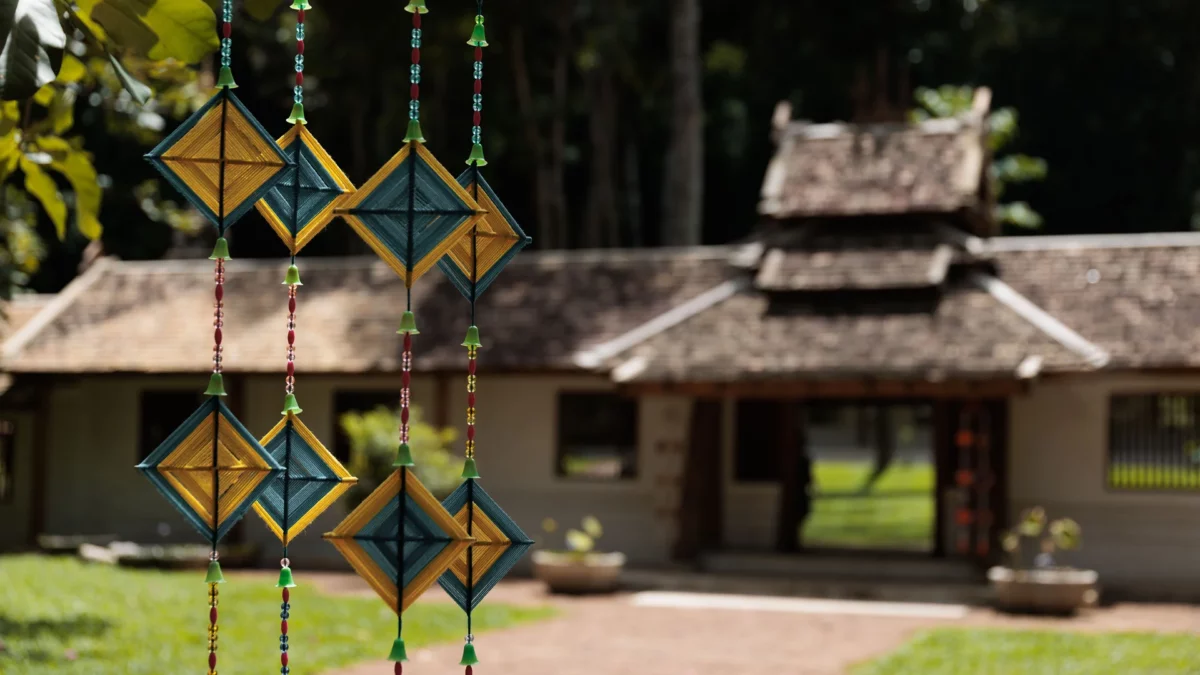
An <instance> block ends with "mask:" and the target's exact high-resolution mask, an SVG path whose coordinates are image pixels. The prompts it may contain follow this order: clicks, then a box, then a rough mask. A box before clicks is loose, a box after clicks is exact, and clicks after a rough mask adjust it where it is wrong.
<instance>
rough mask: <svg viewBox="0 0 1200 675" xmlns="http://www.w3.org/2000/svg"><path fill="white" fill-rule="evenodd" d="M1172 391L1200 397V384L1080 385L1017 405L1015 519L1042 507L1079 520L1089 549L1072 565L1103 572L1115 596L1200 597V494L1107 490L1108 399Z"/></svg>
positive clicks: (1037, 390)
mask: <svg viewBox="0 0 1200 675" xmlns="http://www.w3.org/2000/svg"><path fill="white" fill-rule="evenodd" d="M1171 391H1175V392H1178V391H1200V377H1196V376H1138V375H1129V376H1120V375H1093V376H1088V377H1083V376H1077V377H1071V378H1064V379H1052V380H1046V381H1042V382H1039V383H1037V384H1036V385H1035V386H1034V387H1033V389H1032V390H1031V391H1030V392H1029V393H1028V394H1025V395H1022V396H1017V397H1015V398H1014V399H1013V401H1012V409H1011V417H1010V431H1011V438H1010V450H1011V451H1010V459H1009V474H1010V475H1009V494H1010V503H1011V514H1010V515H1011V517H1012V518H1014V519H1015V518H1016V517H1017V516H1018V514H1019V513H1020V512H1021V511H1022V510H1023V509H1025V508H1028V507H1030V506H1035V505H1041V506H1044V507H1045V508H1046V509H1047V511H1048V515H1049V516H1050V517H1051V518H1054V517H1059V516H1067V517H1071V518H1074V519H1075V520H1077V521H1078V522H1079V524H1080V525H1081V526H1082V527H1083V537H1084V547H1083V549H1082V550H1080V551H1078V552H1074V553H1071V554H1066V555H1064V557H1063V561H1064V562H1069V563H1072V564H1076V565H1081V566H1088V567H1092V568H1094V569H1096V570H1097V571H1099V573H1100V579H1101V582H1102V583H1103V584H1104V585H1106V586H1107V587H1109V588H1112V589H1114V590H1117V589H1120V590H1134V591H1139V592H1142V593H1153V594H1157V593H1160V592H1163V593H1170V594H1179V593H1182V594H1185V595H1188V596H1192V597H1200V573H1198V572H1197V570H1200V543H1198V542H1200V539H1198V537H1197V535H1198V534H1200V494H1171V493H1157V494H1156V493H1147V492H1121V491H1111V490H1108V489H1107V488H1106V487H1105V484H1106V483H1105V476H1104V470H1105V463H1106V456H1107V453H1108V398H1109V395H1110V394H1113V393H1137V392H1146V393H1150V392H1171Z"/></svg>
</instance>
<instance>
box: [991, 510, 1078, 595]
mask: <svg viewBox="0 0 1200 675" xmlns="http://www.w3.org/2000/svg"><path fill="white" fill-rule="evenodd" d="M1026 539H1032V540H1034V541H1036V542H1037V543H1038V549H1037V553H1035V554H1034V556H1033V560H1032V565H1026V564H1025V560H1026V556H1027V555H1029V553H1031V551H1026V550H1025V549H1024V548H1023V547H1022V545H1021V544H1022V542H1023V541H1024V540H1026ZM1002 543H1003V546H1004V550H1005V552H1007V553H1008V555H1009V561H1010V564H1009V566H1007V567H1006V566H997V567H993V568H992V569H990V570H988V580H989V581H990V582H991V584H992V588H993V589H994V591H995V594H996V604H997V606H999V607H1000V608H1001V609H1004V610H1009V611H1031V612H1040V613H1047V614H1074V613H1075V612H1077V611H1078V610H1079V609H1080V608H1082V607H1088V606H1092V605H1095V604H1096V601H1097V599H1098V597H1099V594H1098V591H1097V588H1096V582H1097V579H1098V576H1097V574H1096V572H1095V571H1093V570H1084V569H1076V568H1073V567H1067V566H1063V565H1059V564H1058V562H1057V561H1056V560H1055V554H1057V553H1058V552H1059V551H1072V550H1075V549H1078V548H1079V547H1080V546H1081V545H1082V543H1083V537H1082V531H1081V529H1080V527H1079V524H1078V523H1076V522H1075V521H1074V520H1071V519H1070V518H1059V519H1058V520H1055V521H1053V522H1051V523H1049V525H1047V523H1046V511H1045V509H1043V508H1042V507H1040V506H1038V507H1034V508H1032V509H1029V510H1028V511H1026V512H1025V513H1023V514H1022V515H1021V521H1020V522H1019V523H1018V524H1017V526H1016V527H1014V528H1013V529H1012V530H1011V531H1009V532H1007V533H1006V534H1005V535H1004V539H1003V542H1002Z"/></svg>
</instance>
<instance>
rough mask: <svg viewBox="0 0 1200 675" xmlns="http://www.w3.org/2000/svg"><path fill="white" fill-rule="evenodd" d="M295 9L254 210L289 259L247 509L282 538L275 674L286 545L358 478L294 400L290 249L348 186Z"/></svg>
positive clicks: (298, 6) (283, 622)
mask: <svg viewBox="0 0 1200 675" xmlns="http://www.w3.org/2000/svg"><path fill="white" fill-rule="evenodd" d="M292 9H294V10H296V59H295V63H296V85H295V88H294V90H293V101H294V102H293V105H292V114H291V115H290V116H289V117H288V120H287V121H288V122H289V123H291V125H292V128H291V129H290V130H289V131H288V132H287V133H286V134H284V135H283V136H282V137H281V138H280V139H279V141H278V143H279V146H280V147H281V148H282V149H283V151H284V152H285V153H286V154H287V155H289V156H290V158H291V160H292V164H293V165H292V167H291V169H290V170H289V171H287V172H286V176H285V177H284V178H283V179H282V180H280V181H279V182H278V183H277V184H276V185H275V187H273V188H272V189H271V190H270V192H268V193H267V195H266V196H265V197H264V198H263V199H262V200H261V201H259V202H258V204H257V208H258V211H259V213H261V214H262V215H263V217H264V218H265V219H266V220H267V222H268V223H270V225H271V227H272V229H274V230H275V232H276V233H277V234H278V235H279V236H280V238H281V239H283V243H284V244H285V245H287V247H288V250H289V251H290V253H291V264H290V265H289V266H288V269H287V274H286V275H285V277H284V281H283V284H284V285H285V286H287V288H288V305H287V307H288V318H287V371H286V372H287V374H286V376H285V378H284V399H283V411H282V413H281V414H282V415H283V418H282V419H281V420H280V421H279V423H278V424H276V425H275V427H274V428H273V429H271V430H270V431H269V432H267V435H266V436H265V437H263V439H262V441H261V442H262V446H263V447H264V448H265V449H266V450H267V452H269V453H270V454H271V456H272V457H274V458H275V460H276V461H278V462H279V463H280V464H281V465H282V466H283V473H282V474H281V475H279V476H277V477H274V478H272V479H271V480H270V481H269V482H268V485H267V488H266V490H264V491H263V493H262V496H261V497H259V499H258V501H256V502H255V503H254V511H255V513H257V514H258V515H259V517H261V518H262V519H263V521H264V522H265V523H266V524H267V527H268V529H270V530H271V532H273V533H274V534H275V536H276V537H279V540H280V542H281V543H282V544H283V552H282V553H283V557H282V559H281V560H280V561H279V565H280V570H279V583H278V584H276V587H277V588H279V589H281V594H282V603H281V604H280V613H279V619H280V622H279V633H280V635H279V652H280V653H279V663H280V673H281V675H288V674H289V673H290V672H291V667H290V666H289V663H290V659H291V656H290V654H289V644H288V618H289V617H290V616H291V609H292V606H291V590H290V589H292V588H295V586H296V584H295V581H294V579H293V576H292V569H291V561H290V559H289V557H288V544H289V543H290V542H291V541H292V540H293V539H294V538H295V537H296V536H297V535H298V534H300V532H301V531H302V530H304V528H306V527H308V525H310V524H311V523H312V522H313V520H315V519H316V518H317V516H319V515H320V514H321V513H323V512H324V511H325V510H326V509H327V508H329V507H330V506H331V505H333V503H334V502H336V501H337V500H338V498H339V497H341V496H342V495H343V494H344V493H345V492H346V491H347V490H349V489H350V486H351V485H353V484H354V483H356V482H357V479H356V478H354V477H353V476H351V475H350V472H349V471H347V470H346V468H345V467H343V466H342V464H341V462H339V461H338V460H337V458H335V457H334V456H333V454H332V453H330V452H329V450H327V449H326V448H325V446H324V445H322V444H321V441H320V440H319V439H317V437H316V435H315V434H313V432H312V431H311V430H309V428H308V427H307V426H306V425H305V424H304V422H302V421H301V420H300V413H302V412H303V411H302V410H301V409H300V405H299V404H298V403H297V401H296V389H295V388H296V295H297V291H298V290H299V287H300V286H302V285H303V284H301V283H300V270H299V268H298V267H297V266H296V254H297V253H298V252H299V251H300V249H301V248H303V247H304V245H305V244H307V243H308V242H309V241H311V240H312V238H313V237H314V236H315V235H316V234H317V233H318V232H320V231H321V230H322V229H323V228H324V227H325V226H326V225H327V224H328V223H329V221H330V220H332V218H333V209H334V206H335V205H336V204H337V203H338V201H339V200H340V199H342V196H343V195H344V194H347V193H349V192H353V190H354V186H353V184H351V183H350V180H349V179H348V178H347V177H346V175H345V174H344V173H343V172H342V170H341V169H340V168H338V166H337V165H336V164H334V162H333V159H332V158H331V157H330V156H329V154H328V153H327V152H325V149H324V148H322V147H321V145H320V143H318V142H317V139H316V138H314V137H313V135H312V134H311V133H309V131H308V129H307V127H306V126H305V125H306V124H308V122H307V120H306V119H305V117H304V18H305V12H306V11H307V10H309V9H312V5H310V4H309V3H308V0H296V1H295V2H294V3H292Z"/></svg>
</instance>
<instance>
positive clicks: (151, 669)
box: [0, 556, 553, 675]
mask: <svg viewBox="0 0 1200 675" xmlns="http://www.w3.org/2000/svg"><path fill="white" fill-rule="evenodd" d="M227 579H228V581H227V582H226V583H225V584H222V585H221V586H220V591H221V598H220V606H219V607H218V609H219V610H220V623H219V628H220V641H219V646H218V651H217V656H218V659H219V661H218V664H217V665H218V667H217V669H218V670H219V671H220V673H221V675H251V674H253V675H261V674H262V673H278V672H279V610H280V608H279V604H280V597H279V590H278V589H276V588H274V582H273V581H268V580H265V579H262V578H258V579H255V580H253V581H251V580H248V579H238V578H236V577H233V578H228V577H227ZM296 579H297V583H299V584H300V586H299V587H297V588H294V589H292V597H291V601H292V615H291V618H290V619H289V621H288V633H289V637H290V638H291V640H290V642H291V649H290V652H289V653H290V655H291V657H292V663H291V665H292V672H294V673H304V674H305V675H319V674H320V673H321V672H323V671H325V670H326V669H329V668H334V667H338V666H344V665H349V664H352V663H355V662H358V661H363V660H368V659H379V658H385V657H386V656H387V653H388V650H389V649H390V648H391V644H392V640H393V639H395V637H396V616H395V614H393V613H392V611H391V610H390V609H388V608H387V606H386V605H384V604H383V602H382V601H380V600H378V599H376V598H373V597H371V598H368V597H342V596H337V597H335V596H328V595H322V594H320V593H318V592H316V591H315V590H313V588H312V587H311V586H305V584H304V573H303V572H302V571H297V573H296ZM207 590H208V589H207V587H206V586H205V585H204V571H203V570H200V571H192V572H153V571H133V570H127V569H121V568H114V567H109V566H103V565H85V564H83V563H81V562H79V561H77V560H75V559H72V558H46V557H40V556H12V557H0V641H2V642H3V648H2V649H0V673H4V674H5V675H51V674H53V675H71V674H74V673H78V674H79V675H162V674H163V673H183V672H193V673H203V672H207V665H208V664H207V634H206V631H207V626H208V609H207V598H206V597H205V596H206V594H207ZM431 592H436V591H431ZM552 613H553V612H552V610H550V609H548V608H536V607H508V606H503V605H488V604H486V603H485V604H483V605H481V606H480V608H479V609H478V610H476V611H475V612H474V619H475V626H476V629H475V630H476V632H480V631H483V630H488V629H495V628H502V627H505V626H510V625H512V624H514V623H519V622H524V621H532V620H536V619H542V618H546V617H548V616H550V615H551V614H552ZM404 624H405V625H404V637H405V641H406V642H407V643H408V645H409V649H410V650H411V649H412V648H413V647H420V646H423V645H429V644H431V643H435V642H458V641H461V640H462V637H463V633H464V630H465V619H464V617H463V613H462V611H461V610H460V609H459V608H458V606H457V605H453V604H450V603H432V602H430V603H424V604H417V605H415V606H413V607H412V608H411V609H409V611H407V612H405V613H404ZM410 654H411V651H410ZM481 655H482V656H484V658H486V654H482V653H481Z"/></svg>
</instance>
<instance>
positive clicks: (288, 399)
mask: <svg viewBox="0 0 1200 675" xmlns="http://www.w3.org/2000/svg"><path fill="white" fill-rule="evenodd" d="M302 412H304V411H303V410H301V409H300V404H299V403H297V402H296V395H295V394H288V395H286V396H284V397H283V412H281V413H279V414H280V415H286V414H288V413H291V414H293V415H299V414H300V413H302Z"/></svg>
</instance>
